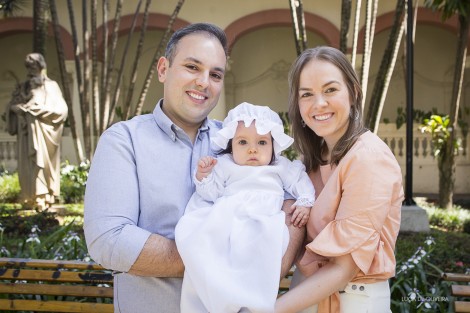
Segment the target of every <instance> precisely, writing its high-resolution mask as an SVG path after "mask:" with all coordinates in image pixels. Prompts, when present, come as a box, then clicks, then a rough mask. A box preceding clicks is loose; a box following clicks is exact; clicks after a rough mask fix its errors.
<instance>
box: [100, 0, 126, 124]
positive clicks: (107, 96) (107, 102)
mask: <svg viewBox="0 0 470 313" xmlns="http://www.w3.org/2000/svg"><path fill="white" fill-rule="evenodd" d="M122 2H123V0H119V1H118V3H117V6H116V13H115V16H114V27H113V32H112V38H111V48H110V49H111V54H110V56H109V59H108V64H107V66H106V74H105V75H106V79H105V84H104V86H101V90H103V91H104V93H103V97H102V101H101V102H102V103H103V106H102V108H101V116H102V120H101V131H100V133H103V132H104V130H105V129H106V128H108V125H109V120H110V107H111V82H112V76H111V74H112V72H113V67H114V59H115V57H116V47H117V41H118V35H119V33H118V31H119V24H120V22H121V13H122ZM104 49H108V47H107V46H106V47H104Z"/></svg>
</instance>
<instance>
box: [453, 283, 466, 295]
mask: <svg viewBox="0 0 470 313" xmlns="http://www.w3.org/2000/svg"><path fill="white" fill-rule="evenodd" d="M452 295H454V296H459V297H470V286H469V285H452Z"/></svg>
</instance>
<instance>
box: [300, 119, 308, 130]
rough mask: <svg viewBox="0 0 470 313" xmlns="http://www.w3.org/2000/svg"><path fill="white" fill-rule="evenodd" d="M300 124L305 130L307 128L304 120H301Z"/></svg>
mask: <svg viewBox="0 0 470 313" xmlns="http://www.w3.org/2000/svg"><path fill="white" fill-rule="evenodd" d="M300 124H301V125H302V127H303V128H305V126H307V124H305V122H304V120H300Z"/></svg>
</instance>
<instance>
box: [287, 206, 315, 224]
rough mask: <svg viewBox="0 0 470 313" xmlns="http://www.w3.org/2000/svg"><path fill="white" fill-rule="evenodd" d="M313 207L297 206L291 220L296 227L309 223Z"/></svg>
mask: <svg viewBox="0 0 470 313" xmlns="http://www.w3.org/2000/svg"><path fill="white" fill-rule="evenodd" d="M311 209H312V208H310V207H305V206H296V207H295V210H294V212H293V213H292V218H291V222H292V224H294V226H296V227H303V226H305V224H307V221H308V217H309V216H310V210H311Z"/></svg>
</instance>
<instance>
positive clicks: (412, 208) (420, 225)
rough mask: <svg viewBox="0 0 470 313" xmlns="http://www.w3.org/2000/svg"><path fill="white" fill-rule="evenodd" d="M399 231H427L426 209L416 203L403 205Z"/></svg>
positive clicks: (428, 229)
mask: <svg viewBox="0 0 470 313" xmlns="http://www.w3.org/2000/svg"><path fill="white" fill-rule="evenodd" d="M400 231H412V232H429V231H430V228H429V218H428V214H427V213H426V211H425V210H424V209H423V208H421V207H419V206H417V205H403V206H402V207H401V225H400Z"/></svg>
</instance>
